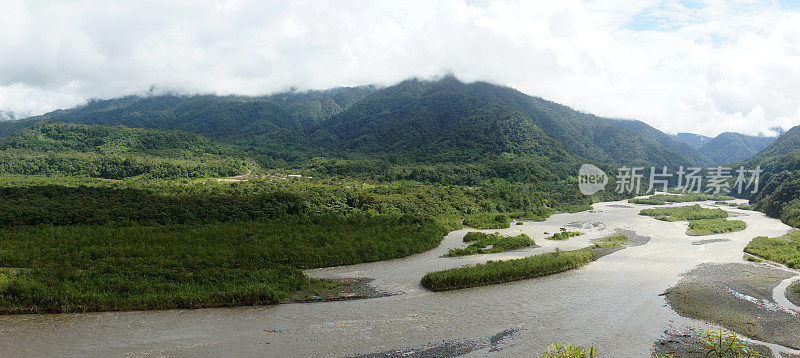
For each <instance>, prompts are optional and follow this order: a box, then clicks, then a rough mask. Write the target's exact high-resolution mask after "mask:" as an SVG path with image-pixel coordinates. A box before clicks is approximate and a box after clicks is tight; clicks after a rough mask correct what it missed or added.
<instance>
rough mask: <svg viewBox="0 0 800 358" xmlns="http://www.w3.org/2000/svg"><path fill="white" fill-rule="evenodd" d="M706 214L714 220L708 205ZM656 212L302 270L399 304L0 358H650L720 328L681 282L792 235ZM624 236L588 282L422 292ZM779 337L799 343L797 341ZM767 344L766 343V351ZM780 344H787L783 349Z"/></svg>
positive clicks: (242, 314)
mask: <svg viewBox="0 0 800 358" xmlns="http://www.w3.org/2000/svg"><path fill="white" fill-rule="evenodd" d="M679 205H683V204H679ZM703 205H704V206H708V207H711V206H712V205H713V202H705V203H703ZM647 207H649V206H646V205H633V204H628V203H626V202H608V203H600V204H595V205H594V210H591V211H587V212H580V213H574V214H556V215H553V216H551V217H550V218H548V219H547V220H546V221H544V222H524V224H523V225H512V226H511V227H510V228H508V229H500V230H484V231H485V232H498V233H501V234H504V235H518V234H520V233H524V234H527V235H529V236H530V237H531V238H533V239H534V240H536V242H537V244H538V245H540V246H538V247H533V248H526V249H521V250H515V251H509V252H503V253H497V254H485V255H471V256H462V257H441V256H442V255H443V254H445V253H447V251H448V250H450V249H452V248H455V247H462V246H464V243H463V242H462V237H463V235H464V234H465V233H466V232H468V231H470V230H466V229H463V230H457V231H453V232H451V233H449V234H448V235H447V236H446V237H445V239H444V241H443V242H442V244H441V245H439V246H438V247H437V248H435V249H433V250H429V251H426V252H424V253H421V254H416V255H412V256H409V257H406V258H402V259H396V260H390V261H382V262H373V263H366V264H358V265H351V266H339V267H332V268H322V269H312V270H306V271H305V272H306V274H308V275H309V276H311V277H315V278H350V279H362V278H366V279H371V280H372V281H371V282H370V283H369V284H370V285H372V287H373V288H374V289H375V290H378V291H380V292H385V293H389V294H390V295H386V296H384V297H381V298H374V299H366V300H344V301H330V302H318V303H297V304H283V305H274V306H261V307H237V308H218V309H199V310H167V311H152V312H105V313H89V314H62V315H14V316H2V317H0V327H3V334H2V335H1V336H0V348H2V349H0V356H18V355H28V356H30V355H37V356H47V355H59V356H97V357H100V356H102V357H108V356H123V355H124V356H145V357H146V356H165V355H166V356H221V355H226V356H230V355H233V356H255V355H258V356H298V357H301V356H350V355H353V356H355V355H367V356H370V355H373V354H378V353H380V354H382V355H385V354H389V355H390V356H392V355H398V356H399V355H403V356H412V357H413V356H441V355H445V356H448V355H449V356H454V355H457V354H465V353H471V354H472V355H477V356H485V355H497V356H531V355H535V354H539V353H541V352H543V351H544V350H545V349H546V348H547V346H549V345H550V344H551V343H553V342H554V341H557V342H569V343H571V344H578V345H584V346H589V345H594V346H595V347H596V348H597V349H598V350H599V351H600V352H601V353H602V355H603V356H614V357H643V356H649V355H651V354H652V351H653V347H654V344H656V342H657V341H659V340H660V339H663V338H665V337H667V336H668V334H667V333H665V331H670V332H676V331H677V332H683V331H687V330H690V329H719V328H720V327H718V326H716V325H714V324H711V323H706V322H703V321H700V320H696V319H692V318H686V317H682V316H681V315H679V314H678V313H676V312H675V311H674V310H673V309H672V308H671V307H670V306H669V304H668V302H667V299H666V298H665V297H664V296H663V295H662V294H663V293H664V292H667V291H668V290H670V288H671V287H673V286H675V285H676V284H678V283H679V282H680V281H681V280H682V279H685V278H683V277H684V276H683V275H685V273H687V272H690V271H691V270H693V269H695V268H696V267H697V266H698V265H699V264H703V263H707V264H725V265H729V264H736V265H745V266H747V267H754V268H756V267H762V266H763V265H765V264H763V263H761V264H756V263H750V262H747V261H745V260H744V259H743V254H742V249H743V248H744V246H745V245H746V244H747V243H748V242H749V241H750V240H751V239H752V238H753V237H754V236H759V235H767V236H771V237H776V236H780V235H783V234H785V233H787V232H789V231H790V230H791V227H789V226H786V225H783V224H781V223H780V222H779V221H777V220H775V219H771V218H768V217H766V216H764V215H763V214H761V213H758V212H753V211H744V210H739V209H735V208H725V210H728V211H730V212H732V213H736V214H738V215H739V216H738V217H737V218H736V219H738V220H743V221H745V222H746V223H747V228H746V229H745V230H743V231H739V232H733V233H726V234H718V235H710V236H705V237H703V238H702V239H701V238H697V237H691V236H688V235H686V229H687V225H688V224H687V223H686V222H664V221H659V220H655V219H653V218H650V217H646V216H640V215H638V212H639V211H640V210H641V209H643V208H647ZM561 227H565V228H570V229H575V230H578V231H581V232H584V233H585V235H582V236H578V237H573V238H569V239H568V240H564V241H551V240H544V237H545V236H546V234H545V232H547V233H553V232H557V231H558V230H559V229H560V228H561ZM617 230H629V231H632V232H635V233H636V234H637V235H638V236H641V237H648V238H649V241H647V243H646V244H644V245H640V246H635V247H629V248H626V249H624V250H621V251H618V252H615V253H613V254H611V255H608V256H605V257H603V258H601V259H599V260H598V261H595V262H592V263H590V264H588V265H587V266H585V267H582V268H580V269H577V270H573V271H569V272H564V273H561V274H556V275H552V276H548V277H543V278H537V279H531V280H523V281H517V282H512V283H506V284H500V285H492V286H484V287H477V288H470V289H463V290H456V291H450V292H437V293H434V292H430V291H427V290H425V289H424V288H422V287H421V286H420V284H419V280H420V278H421V277H422V276H423V275H424V274H425V273H427V272H430V271H435V270H441V269H446V268H452V267H458V266H463V265H473V264H476V263H481V262H485V261H487V260H499V259H510V258H521V257H526V256H530V255H533V254H539V253H545V252H552V251H555V250H556V249H557V248H558V249H560V250H572V249H578V248H582V247H586V246H588V245H589V244H590V242H591V241H592V240H596V239H599V238H602V237H605V236H608V235H610V234H612V233H615V232H617ZM753 270H754V271H758V270H760V269H753ZM794 275H796V273H795V274H794ZM789 276H792V275H791V274H789ZM776 282H777V281H776ZM773 284H775V283H774V282H773V283H769V284H768V285H773ZM784 288H785V287H784ZM734 289H735V287H734V288H733V289H731V290H730V291H725V292H723V293H722V294H723V295H727V296H725V299H727V300H741V301H742V302H738V303H737V304H741V305H744V306H747V305H753V307H751V308H753V309H755V311H753V312H756V313H757V312H761V311H758V307H761V308H762V309H768V307H772V306H770V305H776V306H778V307H783V305H788V304H787V302H789V301H788V300H786V299H785V298H784V299H783V300H779V299H778V298H777V296H776V294H773V295H771V296H766V297H760V298H761V299H763V300H764V301H758V302H752V301H749V299H748V298H747V297H748V296H749V297H752V296H753V295H754V294H753V293H749V292H737V291H735V290H734ZM766 289H767V290H773V291H780V290H774V288H771V287H767V288H766ZM777 294H780V295H782V292H778V293H777ZM767 303H769V304H767ZM789 304H790V303H789ZM787 309H788V310H790V311H789V312H792V311H793V312H795V313H792V314H797V313H798V312H800V311H796V310H797V307H796V306H795V307H789V308H787ZM781 334H782V335H787V334H788V335H789V336H790V338H789V339H794V341H795V342H800V332H796V331H789V332H786V331H784V332H781ZM98 337H103V339H98ZM792 337H793V338H792ZM771 338H772V337H770V336H764V337H762V339H764V340H765V341H770V339H771ZM781 342H785V341H783V340H781V341H778V342H777V343H781ZM766 346H767V348H768V349H772V350H773V352H776V353H777V352H785V353H793V354H797V353H800V352H798V351H797V350H793V349H790V348H786V347H781V346H779V345H777V344H773V343H766ZM376 356H377V355H376Z"/></svg>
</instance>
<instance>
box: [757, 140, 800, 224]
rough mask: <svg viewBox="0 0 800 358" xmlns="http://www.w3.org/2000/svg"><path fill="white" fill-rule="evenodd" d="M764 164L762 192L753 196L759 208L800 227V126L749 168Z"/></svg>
mask: <svg viewBox="0 0 800 358" xmlns="http://www.w3.org/2000/svg"><path fill="white" fill-rule="evenodd" d="M757 165H760V166H761V169H762V170H763V171H764V172H763V173H762V174H761V185H760V188H759V192H758V193H756V194H755V195H754V196H753V197H752V198H751V202H752V203H753V204H755V207H756V209H758V210H761V211H763V212H764V213H766V214H767V215H770V216H773V217H778V218H780V219H781V221H783V222H785V223H787V224H789V225H792V226H795V227H800V126H797V127H794V128H792V129H791V130H789V131H788V132H786V133H784V134H783V135H781V136H780V137H778V139H776V140H775V142H773V143H772V144H770V145H769V146H767V148H765V149H764V150H762V151H761V152H759V153H758V154H756V156H755V157H753V158H751V159H750V160H748V161H747V162H745V166H746V167H748V168H752V167H755V166H757Z"/></svg>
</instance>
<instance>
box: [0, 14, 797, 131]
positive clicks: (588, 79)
mask: <svg viewBox="0 0 800 358" xmlns="http://www.w3.org/2000/svg"><path fill="white" fill-rule="evenodd" d="M0 23H3V24H4V31H2V32H0V54H2V56H0V109H3V110H11V111H15V112H19V113H26V112H32V113H42V112H45V111H49V110H52V109H55V108H63V107H69V106H73V105H76V104H79V103H81V102H83V101H85V100H86V99H88V98H98V97H99V98H108V97H116V96H121V95H125V94H129V93H140V92H142V91H146V90H147V89H148V88H150V87H151V86H153V85H155V86H156V87H158V88H163V89H169V90H175V91H181V92H187V93H193V92H203V93H208V92H211V93H219V94H228V93H239V94H251V95H256V94H264V93H270V92H275V91H280V90H283V89H287V88H289V87H298V88H327V87H333V86H343V85H359V84H367V83H378V84H389V83H393V82H396V81H399V80H402V79H404V78H407V77H412V76H423V77H430V76H434V75H437V74H440V73H442V72H443V71H446V70H449V71H453V72H454V73H455V74H456V75H457V76H459V77H460V78H462V79H464V80H489V81H493V82H498V83H503V84H508V85H510V86H512V87H515V88H518V89H520V90H522V91H524V92H526V93H529V94H532V95H537V96H541V97H544V98H547V99H551V100H554V101H557V102H560V103H564V104H567V105H570V106H572V107H574V108H577V109H580V110H583V111H587V112H591V113H595V114H598V115H605V116H612V117H624V118H635V119H639V120H642V121H645V122H647V123H649V124H651V125H653V126H655V127H657V128H659V129H662V130H665V131H670V132H676V131H693V132H699V133H703V134H707V135H714V134H718V133H719V132H722V131H729V130H732V131H740V132H745V133H751V134H757V133H759V132H765V133H766V132H768V128H770V127H773V126H781V127H784V128H787V127H790V126H793V125H798V124H800V67H798V66H797V64H798V63H800V28H799V27H798V26H797V24H798V23H800V12H798V11H795V10H787V9H782V8H781V7H780V5H778V3H773V2H770V1H756V2H753V1H740V2H731V1H723V0H708V1H704V2H702V3H700V2H699V1H678V0H664V1H659V0H646V1H636V2H631V1H622V0H593V1H585V2H581V1H578V0H563V1H523V0H519V1H517V0H508V1H496V2H490V3H484V2H476V1H461V0H435V1H434V0H419V1H407V2H403V4H402V6H398V5H397V2H391V1H385V2H382V1H347V0H338V1H328V2H324V1H296V2H278V1H275V2H258V1H247V0H230V1H225V2H219V1H210V0H209V1H136V2H122V1H102V0H75V1H70V2H51V1H35V0H25V1H23V0H6V1H5V3H4V5H3V11H2V12H0Z"/></svg>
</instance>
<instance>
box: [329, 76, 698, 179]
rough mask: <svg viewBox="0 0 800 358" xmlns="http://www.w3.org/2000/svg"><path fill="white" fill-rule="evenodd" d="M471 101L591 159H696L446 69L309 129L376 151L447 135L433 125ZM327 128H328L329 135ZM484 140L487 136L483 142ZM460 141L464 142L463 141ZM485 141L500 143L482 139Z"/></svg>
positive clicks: (470, 107)
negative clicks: (532, 127) (469, 80)
mask: <svg viewBox="0 0 800 358" xmlns="http://www.w3.org/2000/svg"><path fill="white" fill-rule="evenodd" d="M450 106H452V108H449V107H450ZM476 108H483V109H486V111H484V112H491V111H494V110H500V109H501V108H502V109H505V110H503V111H501V112H502V113H506V114H508V113H516V116H517V117H518V118H517V121H518V122H519V121H524V120H528V121H530V122H531V123H532V124H534V125H535V126H537V127H539V128H540V129H541V130H542V131H543V132H544V134H546V135H547V136H549V137H551V138H552V139H553V140H552V142H561V143H562V144H563V146H564V148H566V150H567V151H569V152H570V153H572V154H574V155H577V156H580V157H583V158H586V159H589V160H593V161H597V162H605V163H625V164H627V165H649V164H655V165H669V166H677V165H686V164H690V163H691V164H693V163H694V162H693V161H692V160H689V159H687V158H685V157H683V156H682V155H680V154H678V153H675V152H674V151H672V150H670V149H668V148H666V147H664V146H663V145H662V144H659V143H658V142H656V141H655V140H653V139H651V138H649V137H647V136H646V135H643V134H641V133H639V132H637V131H635V130H631V129H628V128H625V127H623V126H620V125H617V124H616V123H615V121H611V120H608V119H604V118H600V117H596V116H594V115H591V114H585V113H581V112H578V111H575V110H572V109H570V108H569V107H566V106H562V105H559V104H556V103H553V102H549V101H545V100H543V99H540V98H536V97H531V96H528V95H525V94H523V93H521V92H519V91H516V90H514V89H511V88H508V87H502V86H497V85H493V84H489V83H485V82H475V83H470V84H465V83H462V82H460V81H458V80H457V79H455V78H454V77H452V76H447V77H445V78H443V79H441V80H439V81H421V80H417V79H413V80H407V81H404V82H402V83H400V84H397V85H395V86H392V87H389V88H385V89H382V90H379V91H377V92H376V93H374V94H372V95H370V96H368V97H366V98H365V99H364V100H363V101H361V102H359V103H357V104H355V105H354V106H353V107H351V108H350V109H349V110H347V111H344V112H342V113H341V114H340V115H338V116H335V117H333V118H331V120H330V121H328V122H325V123H323V124H322V125H320V126H319V127H318V129H317V131H316V132H315V134H316V137H318V138H326V139H327V140H328V141H329V142H330V141H331V140H333V141H336V140H339V141H342V142H343V145H344V146H345V148H349V149H358V148H367V150H369V151H374V150H375V149H377V148H380V147H381V146H383V145H385V144H386V143H387V141H388V142H389V143H392V145H394V146H395V147H398V148H405V147H407V145H412V146H416V144H414V143H412V142H415V141H422V142H423V143H426V141H427V143H430V142H435V141H437V136H439V135H452V133H444V132H443V131H442V130H443V129H445V128H448V127H446V126H445V127H437V126H439V125H447V124H453V123H458V125H460V126H470V125H471V122H470V121H464V122H457V121H456V120H457V117H459V116H463V115H465V114H471V113H473V112H474V110H475V109H476ZM509 111H511V112H509ZM395 118H400V120H398V121H397V123H401V122H402V123H405V124H406V125H405V126H400V125H396V123H395V121H394V120H393V119H395ZM476 123H479V122H476ZM437 129H438V131H437ZM484 130H485V128H465V129H464V131H465V132H464V133H459V135H464V134H465V133H467V132H469V131H474V133H473V134H475V135H476V136H478V137H486V136H487V135H488V134H480V133H479V132H482V131H484ZM525 133H527V134H525V135H528V134H531V133H533V132H525ZM329 134H330V135H332V136H327V135H329ZM536 136H539V135H538V134H536V135H534V137H536ZM539 138H540V136H539ZM395 139H399V140H398V141H395ZM509 139H511V138H509ZM506 140H508V139H506ZM514 140H518V139H514ZM534 140H538V139H537V138H534ZM487 143H489V142H486V141H485V142H484V145H486V144H487ZM450 148H451V149H450V150H456V149H458V147H450ZM465 149H467V150H469V148H468V147H465ZM483 149H487V150H496V149H498V148H490V147H489V146H486V147H484V148H483ZM494 153H495V154H499V153H497V152H496V151H495V152H494ZM529 154H532V153H529ZM537 154H542V153H537ZM544 154H547V153H546V152H545V153H544Z"/></svg>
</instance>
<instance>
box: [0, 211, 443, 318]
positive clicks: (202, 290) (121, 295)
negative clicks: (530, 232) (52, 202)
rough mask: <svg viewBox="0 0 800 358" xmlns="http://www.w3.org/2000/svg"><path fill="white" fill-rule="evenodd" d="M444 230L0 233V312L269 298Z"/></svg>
mask: <svg viewBox="0 0 800 358" xmlns="http://www.w3.org/2000/svg"><path fill="white" fill-rule="evenodd" d="M445 233H446V230H445V229H444V228H443V227H442V226H441V225H439V224H438V223H437V222H436V221H434V220H432V219H430V218H424V217H414V216H400V217H388V216H380V217H376V216H367V215H350V216H347V217H333V216H319V217H286V218H281V219H280V220H266V221H265V220H258V221H241V222H232V223H218V224H203V225H159V226H116V225H92V226H51V225H42V226H29V227H14V228H5V229H0V237H1V238H2V239H0V240H1V241H2V247H3V248H4V249H3V250H0V262H1V263H2V266H3V267H15V268H22V269H19V270H16V271H15V272H13V273H12V272H11V271H10V270H5V271H4V272H2V274H3V278H2V279H0V280H2V281H3V283H2V287H0V289H2V290H1V291H0V313H20V312H37V313H39V312H83V311H105V310H138V309H164V308H178V307H184V308H185V307H189V308H197V307H214V306H228V305H245V304H248V305H249V304H269V303H277V302H279V301H280V300H282V299H283V298H285V297H286V295H287V294H288V293H290V292H292V291H294V290H297V289H301V288H303V287H304V286H305V285H307V284H308V279H307V278H306V277H305V276H304V275H303V274H302V272H301V271H300V270H299V269H302V268H314V267H327V266H337V265H346V264H354V263H360V262H369V261H378V260H386V259H391V258H395V257H402V256H406V255H410V254H414V253H418V252H422V251H426V250H429V249H432V248H434V247H436V246H437V245H438V244H439V243H440V241H441V239H442V236H443V235H444V234H445Z"/></svg>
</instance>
